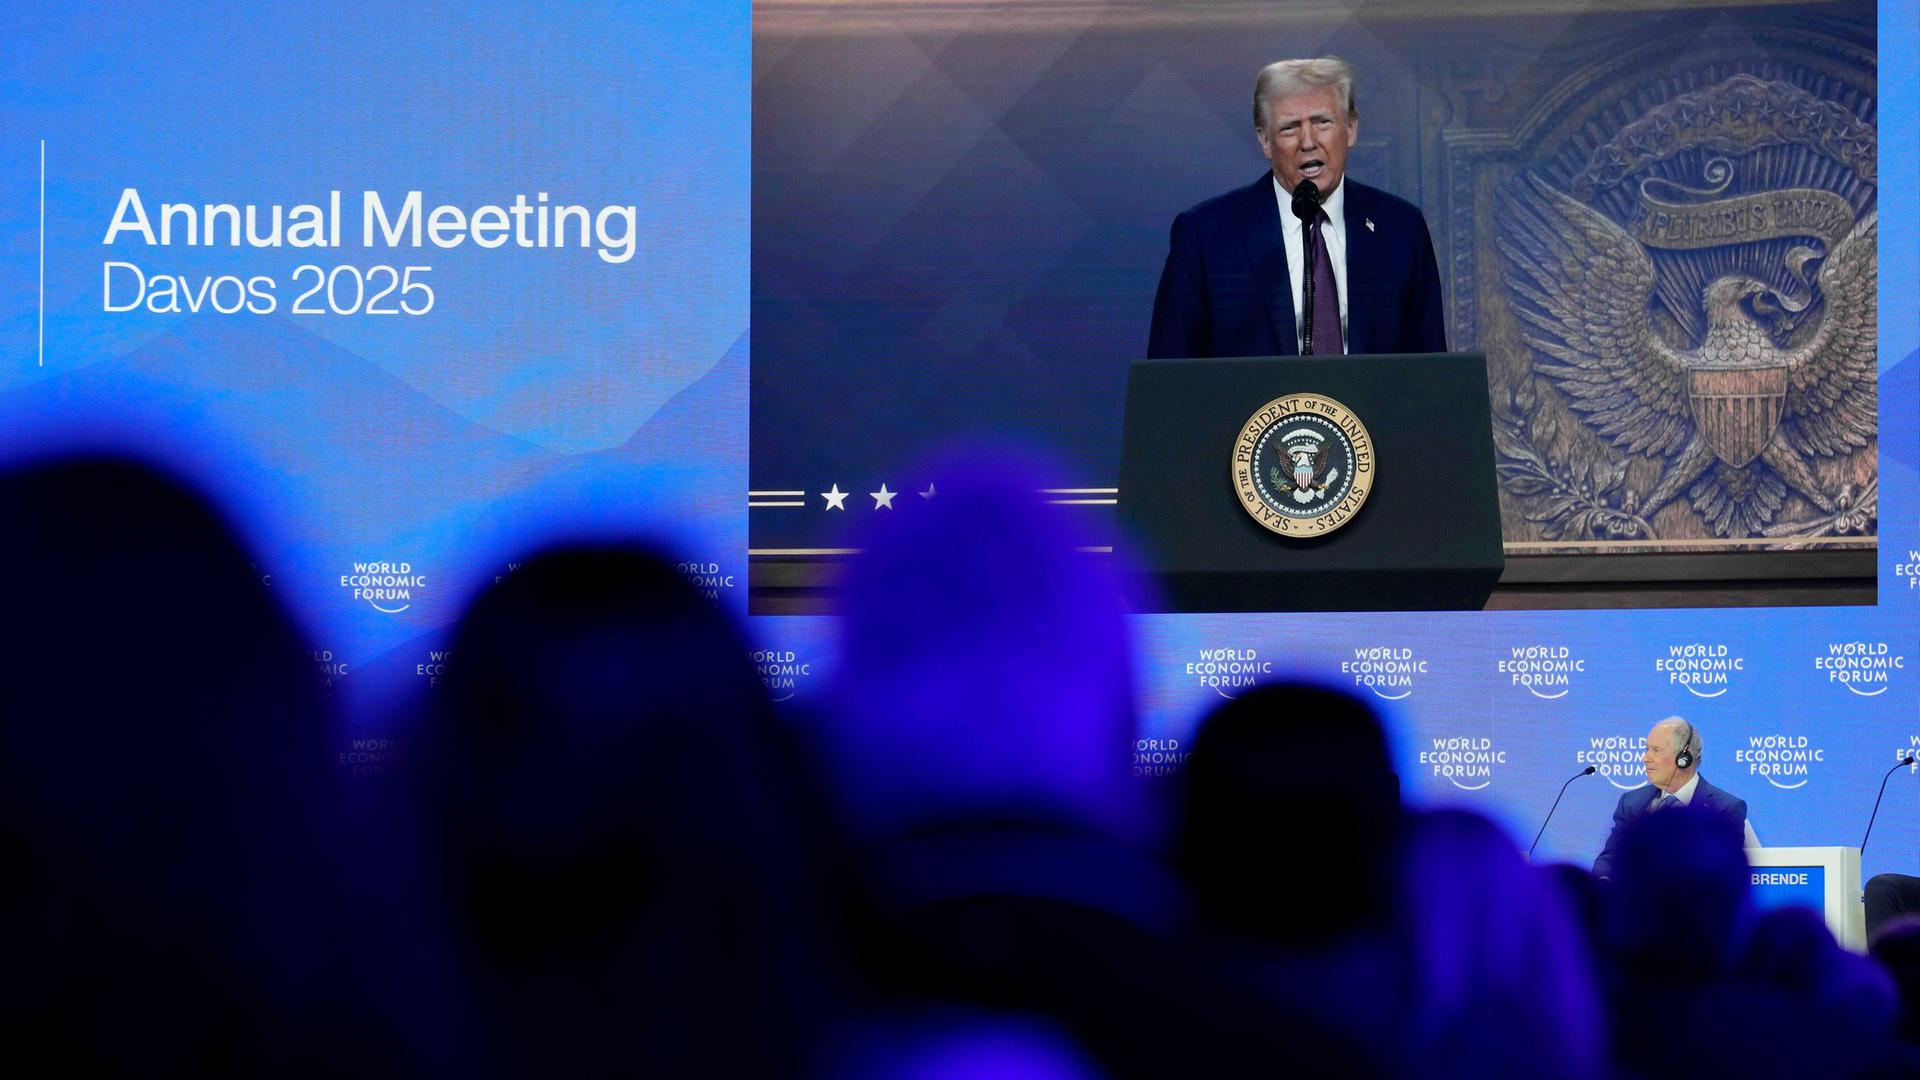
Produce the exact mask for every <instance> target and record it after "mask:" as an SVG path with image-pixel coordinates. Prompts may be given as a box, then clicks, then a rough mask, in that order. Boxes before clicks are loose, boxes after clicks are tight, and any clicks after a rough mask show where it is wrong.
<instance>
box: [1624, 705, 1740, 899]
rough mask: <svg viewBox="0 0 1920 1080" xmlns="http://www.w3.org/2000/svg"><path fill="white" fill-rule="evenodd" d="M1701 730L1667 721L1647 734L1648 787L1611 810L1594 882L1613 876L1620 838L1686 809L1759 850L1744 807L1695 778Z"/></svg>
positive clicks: (1672, 718) (1643, 760)
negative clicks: (1649, 820) (1650, 818)
mask: <svg viewBox="0 0 1920 1080" xmlns="http://www.w3.org/2000/svg"><path fill="white" fill-rule="evenodd" d="M1700 749H1701V747H1700V730H1699V729H1698V728H1696V727H1694V726H1693V725H1692V724H1690V723H1688V722H1687V721H1685V720H1682V719H1681V718H1679V717H1677V716H1669V717H1667V718H1666V719H1665V720H1662V721H1660V722H1659V723H1657V724H1655V725H1653V730H1652V731H1649V732H1647V749H1646V752H1645V753H1643V754H1642V755H1641V759H1640V760H1641V763H1642V764H1643V765H1645V766H1646V770H1647V783H1646V784H1644V785H1643V786H1641V787H1637V788H1634V789H1633V790H1632V791H1629V792H1627V793H1626V794H1625V795H1622V796H1620V802H1619V803H1618V804H1617V805H1615V806H1614V808H1613V832H1611V833H1609V834H1608V835H1607V844H1606V847H1604V848H1602V849H1601V851H1600V857H1599V858H1597V859H1595V860H1593V874H1594V876H1595V877H1603V878H1604V877H1612V876H1613V857H1614V854H1615V851H1616V849H1617V848H1618V846H1619V843H1620V834H1621V832H1622V831H1623V830H1625V829H1628V828H1631V827H1632V824H1633V823H1634V822H1635V821H1637V820H1639V819H1640V818H1642V817H1645V816H1646V815H1648V814H1652V813H1658V812H1660V811H1666V810H1676V809H1681V808H1688V809H1689V810H1690V812H1692V813H1707V814H1712V815H1714V816H1715V817H1717V818H1719V819H1721V820H1722V821H1724V822H1726V824H1727V828H1728V829H1729V830H1730V831H1733V832H1738V833H1740V834H1742V838H1743V839H1742V842H1743V843H1744V845H1745V846H1747V847H1750V848H1756V847H1759V846H1760V841H1759V838H1758V837H1756V836H1755V835H1754V833H1753V826H1752V825H1751V824H1749V823H1748V822H1747V802H1746V800H1745V799H1736V798H1734V797H1733V796H1732V795H1729V794H1728V793H1726V792H1724V791H1721V790H1720V789H1719V788H1717V787H1714V786H1713V785H1712V784H1709V783H1707V782H1706V781H1705V780H1703V779H1701V778H1700Z"/></svg>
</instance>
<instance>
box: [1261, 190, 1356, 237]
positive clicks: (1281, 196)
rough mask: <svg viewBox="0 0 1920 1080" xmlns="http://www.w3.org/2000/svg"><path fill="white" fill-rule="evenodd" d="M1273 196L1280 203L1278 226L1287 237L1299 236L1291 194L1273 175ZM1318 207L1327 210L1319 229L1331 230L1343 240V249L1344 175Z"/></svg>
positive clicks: (1322, 230)
mask: <svg viewBox="0 0 1920 1080" xmlns="http://www.w3.org/2000/svg"><path fill="white" fill-rule="evenodd" d="M1269 175H1271V174H1269ZM1273 197H1274V198H1275V199H1276V200H1278V201H1279V203H1280V227H1281V228H1283V229H1285V230H1286V231H1287V235H1288V236H1289V237H1297V236H1299V235H1300V219H1299V218H1297V217H1294V216H1293V195H1292V193H1291V192H1289V191H1287V189H1286V188H1284V187H1281V186H1280V178H1279V177H1278V176H1275V177H1273ZM1320 209H1322V210H1325V211H1326V212H1327V223H1326V224H1325V225H1322V226H1320V231H1321V232H1323V233H1324V232H1332V233H1333V234H1334V235H1335V236H1336V237H1337V238H1338V239H1339V240H1341V241H1343V243H1342V244H1341V249H1342V250H1345V248H1346V244H1345V243H1344V241H1345V240H1346V238H1347V180H1346V177H1341V178H1340V186H1339V187H1337V188H1334V189H1333V194H1331V195H1329V196H1327V197H1326V198H1325V199H1322V200H1321V201H1320Z"/></svg>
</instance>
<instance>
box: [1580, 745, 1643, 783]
mask: <svg viewBox="0 0 1920 1080" xmlns="http://www.w3.org/2000/svg"><path fill="white" fill-rule="evenodd" d="M1646 752H1647V737H1646V736H1645V735H1595V736H1593V737H1591V738H1589V739H1588V740H1587V748H1586V749H1584V750H1579V751H1576V752H1575V753H1574V755H1573V760H1574V763H1575V764H1577V765H1581V766H1587V765H1591V766H1593V767H1594V769H1595V771H1597V772H1598V773H1599V774H1600V775H1601V776H1603V777H1605V778H1606V781H1607V783H1609V784H1612V785H1613V786H1614V787H1617V788H1619V789H1620V790H1621V791H1632V790H1633V789H1634V788H1637V787H1642V786H1644V785H1645V784H1646V782H1647V764H1646V762H1645V761H1644V760H1642V759H1643V757H1644V756H1645V754H1646ZM1629 781H1630V782H1629Z"/></svg>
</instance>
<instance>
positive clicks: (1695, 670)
mask: <svg viewBox="0 0 1920 1080" xmlns="http://www.w3.org/2000/svg"><path fill="white" fill-rule="evenodd" d="M1653 670H1654V671H1656V672H1659V673H1660V674H1662V675H1664V676H1666V680H1667V685H1669V686H1678V687H1680V688H1681V689H1683V690H1685V691H1686V692H1687V693H1689V694H1692V695H1693V696H1694V697H1697V698H1717V697H1719V696H1720V695H1722V694H1724V693H1726V692H1727V691H1728V690H1731V689H1733V684H1734V680H1736V679H1737V678H1739V677H1740V676H1742V675H1744V674H1745V673H1746V670H1747V658H1746V657H1744V656H1740V655H1738V654H1736V653H1735V652H1733V650H1731V649H1729V648H1727V646H1725V645H1718V644H1709V643H1707V642H1699V641H1696V642H1689V643H1687V644H1685V645H1669V646H1667V655H1665V656H1662V657H1658V658H1656V659H1655V660H1654V662H1653Z"/></svg>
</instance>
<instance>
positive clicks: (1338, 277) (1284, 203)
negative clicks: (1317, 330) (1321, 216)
mask: <svg viewBox="0 0 1920 1080" xmlns="http://www.w3.org/2000/svg"><path fill="white" fill-rule="evenodd" d="M1273 197H1274V199H1275V200H1277V201H1278V203H1279V206H1280V233H1281V235H1282V236H1283V237H1285V239H1286V242H1287V277H1288V279H1289V280H1290V281H1291V282H1292V284H1293V326H1294V333H1295V335H1296V338H1295V340H1294V347H1295V348H1298V347H1299V346H1300V341H1299V339H1298V337H1297V335H1298V334H1299V333H1300V332H1301V331H1302V330H1304V329H1306V325H1307V318H1306V314H1305V312H1304V311H1303V310H1302V309H1301V293H1302V292H1303V291H1304V283H1305V282H1306V280H1307V269H1306V258H1307V251H1306V248H1307V244H1306V240H1305V239H1304V238H1302V236H1301V234H1300V227H1301V221H1300V219H1299V218H1297V217H1294V216H1293V194H1292V193H1291V192H1289V191H1287V189H1285V188H1283V187H1281V186H1280V178H1279V177H1277V176H1276V177H1274V178H1273ZM1346 207H1347V182H1346V180H1344V179H1342V180H1341V181H1340V186H1339V187H1336V188H1334V189H1333V194H1331V195H1328V196H1327V197H1326V198H1325V199H1324V200H1322V201H1321V203H1320V209H1322V210H1324V211H1326V213H1327V222H1326V224H1324V225H1322V226H1320V236H1321V238H1322V239H1323V240H1324V241H1325V242H1326V245H1327V258H1329V259H1331V260H1333V282H1334V285H1336V286H1337V288H1336V289H1335V291H1336V292H1338V293H1339V294H1340V351H1341V352H1343V353H1344V352H1346V351H1347V220H1346Z"/></svg>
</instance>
